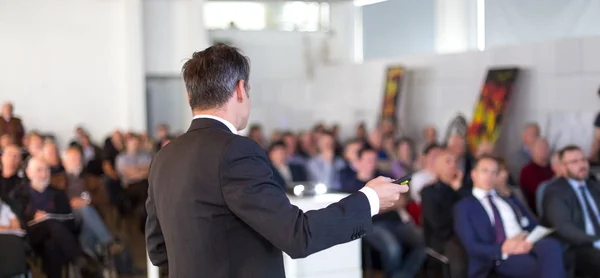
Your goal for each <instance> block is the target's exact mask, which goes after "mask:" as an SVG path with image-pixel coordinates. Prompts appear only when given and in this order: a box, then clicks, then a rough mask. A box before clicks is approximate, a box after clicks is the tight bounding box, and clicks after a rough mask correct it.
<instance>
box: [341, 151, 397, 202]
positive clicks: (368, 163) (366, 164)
mask: <svg viewBox="0 0 600 278" xmlns="http://www.w3.org/2000/svg"><path fill="white" fill-rule="evenodd" d="M353 166H354V170H355V172H354V175H346V176H342V178H344V179H342V190H341V191H343V192H350V193H353V192H356V191H358V190H360V189H361V188H363V187H364V186H365V184H366V183H367V182H368V181H369V180H371V179H373V178H375V177H378V176H387V175H386V174H384V173H381V172H379V171H378V170H377V151H375V150H374V149H373V148H371V147H369V146H363V147H362V148H360V149H359V150H358V152H357V156H356V161H355V163H354V164H353Z"/></svg>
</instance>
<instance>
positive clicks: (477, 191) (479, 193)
mask: <svg viewBox="0 0 600 278" xmlns="http://www.w3.org/2000/svg"><path fill="white" fill-rule="evenodd" d="M472 193H473V196H475V198H477V200H483V199H485V198H487V196H488V195H490V194H492V195H493V196H497V194H496V190H494V189H492V190H490V191H487V190H483V189H481V188H477V187H473V191H472Z"/></svg>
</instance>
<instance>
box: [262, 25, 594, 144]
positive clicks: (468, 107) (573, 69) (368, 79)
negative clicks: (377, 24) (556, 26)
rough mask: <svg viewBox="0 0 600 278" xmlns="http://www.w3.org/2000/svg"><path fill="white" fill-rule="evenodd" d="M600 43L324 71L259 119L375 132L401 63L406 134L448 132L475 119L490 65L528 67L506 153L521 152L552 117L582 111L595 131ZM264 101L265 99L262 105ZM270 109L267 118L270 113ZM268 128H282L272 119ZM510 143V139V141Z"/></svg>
mask: <svg viewBox="0 0 600 278" xmlns="http://www.w3.org/2000/svg"><path fill="white" fill-rule="evenodd" d="M598 49H600V37H597V38H586V39H573V40H562V41H555V42H547V43H538V44H529V45H522V46H516V47H507V48H499V49H492V50H487V51H484V52H469V53H463V54H450V55H430V56H411V57H405V58H398V59H394V60H379V61H372V62H368V63H365V64H363V65H344V66H336V67H326V68H321V69H319V70H318V71H317V73H316V78H315V80H314V82H312V83H311V84H310V85H308V86H307V87H306V88H307V89H305V94H304V95H301V96H289V95H287V92H288V90H293V92H297V91H298V90H300V89H296V88H298V87H300V88H305V87H303V86H301V85H299V84H297V83H290V84H286V85H285V86H282V88H281V89H280V91H281V92H282V95H281V96H279V97H277V98H275V99H271V100H269V102H267V100H264V103H261V105H260V106H259V107H255V109H254V111H253V113H258V114H260V115H262V114H263V113H269V118H271V119H277V120H279V121H286V122H293V123H298V124H299V126H301V127H308V126H310V125H312V124H314V123H315V122H317V121H318V120H319V119H324V120H326V123H340V124H341V127H342V132H343V134H345V135H349V134H351V133H352V132H353V130H354V127H355V124H356V122H357V121H361V120H365V121H367V122H368V123H369V124H370V126H371V127H372V126H373V125H374V123H375V120H376V119H377V116H378V114H379V112H380V105H381V101H382V96H383V83H384V72H385V68H386V67H387V66H389V65H394V64H400V65H403V66H405V67H406V68H407V69H408V70H409V73H408V76H407V79H406V90H405V91H404V92H403V96H402V100H401V106H402V107H403V110H402V113H401V114H402V115H401V121H402V126H403V130H404V131H405V132H407V133H408V134H410V135H412V136H414V135H416V134H418V132H419V130H420V129H421V128H422V127H423V126H424V125H426V124H435V125H436V126H437V127H438V128H439V130H440V131H441V132H444V131H445V129H446V127H447V125H448V123H449V121H450V120H451V118H452V117H454V116H455V115H456V114H457V112H461V113H464V114H465V115H466V116H467V117H468V118H469V119H470V118H471V116H472V114H473V110H474V106H475V102H476V100H477V97H478V96H479V94H480V89H481V86H482V83H483V80H484V78H485V74H486V72H487V70H488V69H489V68H490V67H499V66H518V67H520V68H522V69H523V71H522V72H521V76H520V78H519V80H518V83H517V84H518V85H517V86H516V89H515V91H514V95H513V97H512V99H511V100H510V104H509V107H508V111H507V118H506V121H505V123H504V126H505V127H506V129H505V131H503V133H502V136H501V137H502V138H501V141H500V142H499V144H500V148H501V149H504V150H508V151H512V150H514V149H515V148H516V147H517V144H518V140H519V139H518V138H519V137H518V134H519V132H520V128H521V127H522V125H523V124H524V123H526V122H529V121H537V122H539V123H540V124H541V125H542V129H543V132H545V129H546V126H547V119H548V116H549V115H550V114H557V113H581V114H582V117H583V119H586V120H585V121H588V123H583V124H584V125H588V126H589V127H590V128H591V126H592V121H593V116H594V115H595V113H597V112H598V111H599V110H600V100H599V99H598V96H597V90H598V86H600V52H598V51H597V50H598ZM261 101H262V99H261ZM264 111H266V112H264ZM266 125H267V127H268V128H280V127H281V125H277V122H275V121H273V120H271V121H266ZM507 139H510V140H507Z"/></svg>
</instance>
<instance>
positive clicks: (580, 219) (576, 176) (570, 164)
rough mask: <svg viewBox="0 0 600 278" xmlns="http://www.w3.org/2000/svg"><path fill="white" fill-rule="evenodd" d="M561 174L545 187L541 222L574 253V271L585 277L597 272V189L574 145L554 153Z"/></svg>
mask: <svg viewBox="0 0 600 278" xmlns="http://www.w3.org/2000/svg"><path fill="white" fill-rule="evenodd" d="M558 156H559V159H560V161H561V163H562V164H563V166H564V174H565V175H564V177H563V178H560V179H559V180H558V181H557V182H555V183H553V184H551V185H549V186H548V188H547V189H546V193H545V194H544V199H543V202H542V205H543V208H544V215H543V216H544V218H543V222H545V225H548V226H551V227H553V228H555V229H556V232H555V235H556V236H557V237H558V238H559V239H560V240H561V241H562V242H563V243H564V244H565V247H566V248H567V251H568V252H572V253H571V254H574V256H575V261H576V262H577V264H576V272H577V273H580V274H581V275H585V276H586V277H597V274H598V273H600V264H598V262H600V214H599V210H598V208H599V206H600V188H598V184H596V183H594V182H592V181H590V180H588V177H589V168H590V166H589V162H588V160H587V158H586V156H585V154H584V153H583V151H582V150H581V148H579V147H578V146H574V145H570V146H567V147H565V148H563V149H562V150H560V151H559V153H558Z"/></svg>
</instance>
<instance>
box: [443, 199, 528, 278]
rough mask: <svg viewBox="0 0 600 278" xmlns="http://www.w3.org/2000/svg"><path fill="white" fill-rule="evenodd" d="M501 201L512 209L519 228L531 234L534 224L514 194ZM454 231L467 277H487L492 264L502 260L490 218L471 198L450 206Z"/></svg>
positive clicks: (479, 203)
mask: <svg viewBox="0 0 600 278" xmlns="http://www.w3.org/2000/svg"><path fill="white" fill-rule="evenodd" d="M504 200H505V201H506V202H507V203H508V204H509V205H510V206H511V207H512V209H513V211H514V212H515V216H516V218H517V221H519V224H521V227H522V228H523V229H524V230H526V231H529V232H531V231H532V230H533V228H535V226H536V225H537V223H536V220H535V219H534V218H533V217H532V215H531V214H530V213H529V211H528V210H527V209H525V206H524V205H523V204H522V203H521V202H520V201H519V200H518V199H517V198H516V197H514V195H513V196H511V197H509V198H504ZM523 219H527V220H526V221H522V220H523ZM523 224H526V225H523ZM454 232H455V234H456V236H457V237H458V238H459V240H460V242H461V243H462V245H463V247H464V248H465V250H466V251H467V254H468V256H469V259H468V261H469V277H487V275H488V274H489V273H490V272H491V271H492V268H493V267H494V264H495V261H499V260H500V259H502V252H501V250H502V245H501V244H498V243H496V234H495V231H494V227H493V226H492V223H491V222H490V218H489V216H488V214H487V212H486V211H485V209H484V208H483V206H482V205H481V202H480V201H479V200H477V198H475V197H474V196H472V195H471V196H468V197H465V198H464V199H462V200H461V201H460V202H458V203H457V204H456V205H455V206H454Z"/></svg>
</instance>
